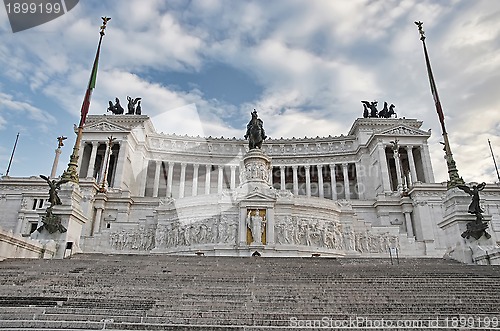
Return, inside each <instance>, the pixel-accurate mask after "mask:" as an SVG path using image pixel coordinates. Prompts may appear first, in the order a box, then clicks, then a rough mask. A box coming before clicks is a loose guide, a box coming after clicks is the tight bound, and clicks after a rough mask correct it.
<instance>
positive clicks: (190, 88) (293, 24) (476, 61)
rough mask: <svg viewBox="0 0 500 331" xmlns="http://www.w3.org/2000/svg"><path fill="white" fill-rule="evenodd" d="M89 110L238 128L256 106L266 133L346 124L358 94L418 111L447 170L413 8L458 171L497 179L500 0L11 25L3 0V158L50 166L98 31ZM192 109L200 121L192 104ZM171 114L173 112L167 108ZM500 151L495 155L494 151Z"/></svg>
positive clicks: (189, 126) (295, 4) (134, 5)
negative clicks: (131, 108)
mask: <svg viewBox="0 0 500 331" xmlns="http://www.w3.org/2000/svg"><path fill="white" fill-rule="evenodd" d="M104 15H107V16H110V17H111V18H112V20H111V21H110V22H109V24H108V28H107V30H106V36H105V37H104V40H103V46H102V53H101V58H100V63H99V73H98V77H97V85H96V89H95V90H94V94H93V98H92V104H91V107H90V114H104V113H105V111H106V108H107V102H108V100H114V98H115V97H116V96H118V97H119V98H120V100H121V101H122V104H126V96H127V95H131V96H133V97H139V96H140V97H142V98H143V102H142V109H143V113H144V114H148V115H150V116H151V117H153V123H154V125H155V127H156V128H157V130H158V131H163V132H169V133H177V134H202V135H205V136H209V135H211V136H224V137H233V136H236V137H242V136H243V134H244V131H245V124H246V122H247V121H248V119H249V112H250V110H252V109H253V108H256V109H257V110H258V111H259V116H260V117H261V118H262V119H263V120H264V124H265V128H266V132H267V133H268V135H269V136H271V137H276V138H279V137H294V136H295V137H304V136H308V137H316V136H328V135H340V134H346V133H347V131H348V130H349V128H350V126H351V124H352V123H353V121H354V120H355V119H356V118H357V117H360V116H361V115H362V109H363V108H362V105H361V103H360V101H361V100H374V99H376V100H378V101H379V102H380V103H383V102H384V101H387V102H389V103H394V104H395V105H396V111H397V112H398V115H399V116H401V117H402V116H405V117H407V118H417V119H420V120H423V121H424V125H423V129H424V130H427V129H429V128H430V129H432V132H433V134H432V137H431V138H430V140H429V145H430V150H431V156H432V161H433V166H434V171H435V175H436V180H437V181H444V180H446V178H447V174H446V169H445V163H444V160H443V151H442V147H441V146H440V145H439V143H438V142H439V141H441V140H442V138H441V134H440V128H439V123H438V120H437V115H436V111H435V108H434V104H433V100H432V96H431V94H430V89H429V82H428V79H427V74H426V70H425V63H424V57H423V53H422V44H421V42H420V40H419V35H418V31H417V27H416V26H415V24H414V23H413V22H414V21H416V20H421V21H423V22H424V30H425V31H426V35H427V40H426V41H427V46H428V48H429V52H430V56H431V61H432V66H433V70H434V74H435V78H436V82H437V85H438V89H439V93H440V97H441V102H442V104H443V108H444V112H445V116H446V125H447V129H448V131H449V134H450V141H451V144H452V150H453V152H454V155H455V159H456V162H457V165H458V168H459V171H460V174H461V176H462V177H463V178H464V180H466V181H467V182H469V181H486V182H493V181H495V179H496V174H495V171H494V166H493V162H492V160H491V156H490V152H489V147H488V143H487V139H490V140H491V142H492V145H493V149H494V151H495V154H496V155H497V156H498V155H500V134H499V133H500V97H499V96H498V91H499V88H500V1H491V0H488V1H468V0H463V1H460V0H449V1H445V0H443V1H430V0H428V1H422V0H406V1H392V0H383V1H382V0H381V1H375V0H370V1H368V0H356V1H347V0H345V1H337V0H335V1H333V0H325V1H319V0H317V1H316V0H308V1H305V0H302V1H294V0H274V1H234V0H233V1H219V0H193V1H186V0H176V1H160V0H149V1H144V0H142V1H141V0H121V1H93V0H82V1H80V3H79V4H78V5H77V6H76V7H75V8H74V9H73V10H71V11H70V12H68V13H67V14H65V15H63V16H61V17H60V18H58V19H56V20H54V21H51V22H49V23H46V24H44V25H41V26H39V27H35V28H32V29H29V30H25V31H22V32H18V33H12V31H11V28H10V26H9V23H8V19H7V15H6V12H5V8H1V9H0V67H1V68H2V70H1V71H0V173H5V170H6V168H7V165H8V161H9V157H10V153H11V149H12V146H13V144H14V140H15V136H16V133H17V132H20V133H21V135H20V139H19V144H18V149H17V151H16V155H15V159H14V163H13V165H12V168H11V172H10V175H11V176H30V175H38V174H49V173H50V170H51V166H52V162H53V158H54V150H55V148H56V147H57V140H56V138H57V137H58V136H59V135H65V136H68V137H70V139H68V140H67V141H66V143H65V146H64V147H63V154H62V155H61V162H60V164H59V169H58V173H61V172H62V171H63V170H64V168H65V167H66V164H67V162H68V160H69V154H70V153H71V149H72V146H73V142H74V134H73V132H72V130H73V123H78V121H79V112H80V107H81V103H82V99H83V96H84V93H85V89H86V86H87V83H88V79H89V75H90V69H91V66H92V61H93V57H94V54H95V50H96V46H97V41H98V38H99V33H98V31H99V25H100V23H101V19H100V17H101V16H104ZM186 109H191V110H193V109H195V110H196V111H197V113H198V115H199V117H200V119H201V120H202V122H203V125H202V126H201V128H200V125H199V123H194V122H196V121H190V120H189V118H186V116H185V114H186ZM166 116H168V120H164V119H165V117H166ZM499 161H500V160H499Z"/></svg>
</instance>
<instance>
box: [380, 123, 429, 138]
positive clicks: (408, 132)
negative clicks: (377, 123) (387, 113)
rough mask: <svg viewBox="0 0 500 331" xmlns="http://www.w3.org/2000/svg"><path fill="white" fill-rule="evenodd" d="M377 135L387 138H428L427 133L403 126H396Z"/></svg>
mask: <svg viewBox="0 0 500 331" xmlns="http://www.w3.org/2000/svg"><path fill="white" fill-rule="evenodd" d="M379 134H384V135H389V136H429V135H430V133H429V132H425V131H422V130H418V129H415V128H411V127H408V126H405V125H398V126H396V127H392V128H390V129H387V130H384V131H382V132H380V133H379Z"/></svg>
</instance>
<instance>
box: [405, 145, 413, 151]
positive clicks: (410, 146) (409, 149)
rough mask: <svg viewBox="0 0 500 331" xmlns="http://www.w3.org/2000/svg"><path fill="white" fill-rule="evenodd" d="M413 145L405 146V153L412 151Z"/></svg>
mask: <svg viewBox="0 0 500 331" xmlns="http://www.w3.org/2000/svg"><path fill="white" fill-rule="evenodd" d="M413 147H414V146H413V145H406V146H405V148H406V150H407V151H412V150H413Z"/></svg>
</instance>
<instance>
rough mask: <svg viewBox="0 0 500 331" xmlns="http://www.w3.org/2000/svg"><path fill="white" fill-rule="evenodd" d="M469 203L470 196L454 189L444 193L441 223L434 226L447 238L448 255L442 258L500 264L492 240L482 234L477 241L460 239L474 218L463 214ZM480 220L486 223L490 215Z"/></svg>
mask: <svg viewBox="0 0 500 331" xmlns="http://www.w3.org/2000/svg"><path fill="white" fill-rule="evenodd" d="M470 201H471V199H470V196H469V195H466V194H465V193H463V192H462V191H460V190H459V189H457V188H454V189H450V190H448V191H447V193H446V197H445V199H444V201H443V204H444V215H443V216H444V217H443V221H442V222H440V223H438V226H439V227H440V228H441V229H442V230H443V231H444V232H445V237H446V238H448V242H447V243H446V246H447V249H448V252H447V253H446V255H445V257H448V258H452V259H454V260H457V261H460V262H462V263H470V264H472V263H474V264H500V248H499V247H497V245H496V243H495V241H494V240H493V239H492V238H486V237H485V236H484V235H483V236H481V237H480V238H479V239H475V238H473V237H469V238H464V237H462V234H463V233H464V232H465V231H466V230H467V224H468V223H469V222H474V221H475V220H476V216H475V215H472V214H469V213H468V212H467V210H468V206H469V204H470ZM483 217H484V221H486V222H487V223H490V221H491V215H483ZM486 231H488V230H486Z"/></svg>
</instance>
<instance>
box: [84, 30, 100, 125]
mask: <svg viewBox="0 0 500 331" xmlns="http://www.w3.org/2000/svg"><path fill="white" fill-rule="evenodd" d="M102 36H103V35H102V34H101V38H100V39H99V46H97V52H96V55H95V60H94V65H93V66H92V73H91V74H90V80H89V85H88V87H87V92H85V98H84V99H83V104H82V109H81V117H80V124H79V125H78V127H83V125H84V124H85V120H86V119H87V114H88V112H89V108H90V99H91V98H92V91H93V90H94V88H95V82H96V79H97V67H98V64H99V53H100V52H101V41H102Z"/></svg>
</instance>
